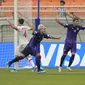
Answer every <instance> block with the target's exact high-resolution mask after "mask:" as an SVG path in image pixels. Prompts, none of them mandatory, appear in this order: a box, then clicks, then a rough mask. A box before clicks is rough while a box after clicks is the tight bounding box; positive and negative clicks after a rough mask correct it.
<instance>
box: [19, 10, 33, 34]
mask: <svg viewBox="0 0 85 85" xmlns="http://www.w3.org/2000/svg"><path fill="white" fill-rule="evenodd" d="M18 14H19V15H20V16H21V17H22V18H24V20H25V22H26V23H27V25H28V26H29V27H30V28H31V29H30V30H33V33H34V32H35V25H34V23H32V22H31V23H28V19H27V17H25V16H24V15H22V14H21V13H20V12H18Z"/></svg>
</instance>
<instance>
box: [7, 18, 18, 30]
mask: <svg viewBox="0 0 85 85" xmlns="http://www.w3.org/2000/svg"><path fill="white" fill-rule="evenodd" d="M6 20H7V22H8V23H9V25H10V26H11V27H12V28H13V29H15V30H17V31H18V28H17V27H16V26H14V24H13V23H12V22H10V21H9V20H8V19H6Z"/></svg>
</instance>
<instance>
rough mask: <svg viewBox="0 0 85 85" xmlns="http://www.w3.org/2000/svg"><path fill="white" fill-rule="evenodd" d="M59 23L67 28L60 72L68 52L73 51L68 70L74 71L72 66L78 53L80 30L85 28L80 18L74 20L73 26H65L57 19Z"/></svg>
mask: <svg viewBox="0 0 85 85" xmlns="http://www.w3.org/2000/svg"><path fill="white" fill-rule="evenodd" d="M55 20H56V22H57V23H59V24H60V25H62V26H63V27H66V28H67V34H66V39H65V45H64V49H63V55H62V57H61V61H60V66H59V69H58V70H59V72H61V68H62V64H63V62H64V59H65V57H66V55H67V53H68V51H70V50H71V58H70V61H69V65H68V67H67V69H68V70H70V71H72V69H71V68H70V66H71V65H72V63H73V61H74V57H75V53H76V39H77V34H78V32H79V31H80V30H84V29H85V27H84V26H80V25H79V19H78V18H73V24H67V25H66V24H63V23H61V22H60V21H59V20H58V19H55Z"/></svg>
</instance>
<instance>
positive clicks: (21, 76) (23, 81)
mask: <svg viewBox="0 0 85 85" xmlns="http://www.w3.org/2000/svg"><path fill="white" fill-rule="evenodd" d="M45 70H46V73H40V74H39V73H37V72H31V69H22V70H20V71H19V72H10V69H0V85H85V69H84V68H76V69H75V68H73V71H72V72H69V71H68V70H67V69H62V72H61V73H59V72H58V69H56V68H46V69H45Z"/></svg>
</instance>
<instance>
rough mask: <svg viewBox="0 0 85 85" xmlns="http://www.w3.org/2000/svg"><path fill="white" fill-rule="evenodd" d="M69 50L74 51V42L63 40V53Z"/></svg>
mask: <svg viewBox="0 0 85 85" xmlns="http://www.w3.org/2000/svg"><path fill="white" fill-rule="evenodd" d="M70 50H71V52H74V53H75V52H76V42H68V41H66V42H65V45H64V53H67V52H68V51H70Z"/></svg>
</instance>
